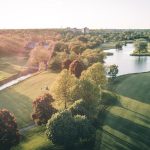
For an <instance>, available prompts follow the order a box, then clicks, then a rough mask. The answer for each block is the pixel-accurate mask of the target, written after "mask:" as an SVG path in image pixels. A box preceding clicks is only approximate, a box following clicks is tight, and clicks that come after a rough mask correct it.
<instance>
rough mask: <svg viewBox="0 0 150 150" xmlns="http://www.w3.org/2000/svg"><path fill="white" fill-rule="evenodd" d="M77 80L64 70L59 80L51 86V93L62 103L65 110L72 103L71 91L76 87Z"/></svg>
mask: <svg viewBox="0 0 150 150" xmlns="http://www.w3.org/2000/svg"><path fill="white" fill-rule="evenodd" d="M76 82H77V79H76V77H75V76H74V75H71V74H70V72H69V71H68V70H67V69H64V70H62V72H61V73H60V74H59V75H58V78H57V79H56V80H55V82H53V84H52V85H51V93H52V96H53V97H54V99H55V100H58V101H62V102H63V103H64V106H65V108H66V107H67V102H71V101H72V99H71V89H72V87H73V86H75V85H76Z"/></svg>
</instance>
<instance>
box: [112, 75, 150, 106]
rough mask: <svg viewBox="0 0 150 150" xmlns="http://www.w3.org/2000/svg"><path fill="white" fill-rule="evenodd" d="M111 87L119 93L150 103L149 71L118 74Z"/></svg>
mask: <svg viewBox="0 0 150 150" xmlns="http://www.w3.org/2000/svg"><path fill="white" fill-rule="evenodd" d="M111 87H112V89H113V91H115V92H117V93H119V94H121V95H124V96H127V97H130V98H133V99H136V100H139V101H141V102H144V103H148V104H150V72H149V73H139V74H131V75H124V76H120V77H118V78H117V80H116V82H115V84H113V85H112V86H111Z"/></svg>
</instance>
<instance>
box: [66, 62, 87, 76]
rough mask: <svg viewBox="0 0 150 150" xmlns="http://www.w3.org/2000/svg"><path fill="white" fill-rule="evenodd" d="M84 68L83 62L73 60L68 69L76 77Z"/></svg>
mask: <svg viewBox="0 0 150 150" xmlns="http://www.w3.org/2000/svg"><path fill="white" fill-rule="evenodd" d="M84 68H85V67H84V64H83V63H82V62H81V61H78V60H74V61H73V62H72V63H71V64H70V66H69V70H70V72H71V74H74V75H75V76H76V77H77V78H79V77H80V75H81V73H82V71H83V70H84Z"/></svg>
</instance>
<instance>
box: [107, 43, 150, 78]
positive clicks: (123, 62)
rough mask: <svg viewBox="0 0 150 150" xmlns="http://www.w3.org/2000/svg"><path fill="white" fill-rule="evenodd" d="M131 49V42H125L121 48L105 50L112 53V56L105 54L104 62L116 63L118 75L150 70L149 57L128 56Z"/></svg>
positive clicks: (132, 48) (108, 63)
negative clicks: (125, 44)
mask: <svg viewBox="0 0 150 150" xmlns="http://www.w3.org/2000/svg"><path fill="white" fill-rule="evenodd" d="M133 50H134V46H133V44H127V46H124V47H123V49H122V50H116V49H110V50H105V51H107V52H112V53H113V54H114V55H112V56H107V58H106V59H105V64H106V65H111V64H116V65H118V67H119V75H123V74H128V73H138V72H146V71H150V57H149V56H130V53H132V51H133Z"/></svg>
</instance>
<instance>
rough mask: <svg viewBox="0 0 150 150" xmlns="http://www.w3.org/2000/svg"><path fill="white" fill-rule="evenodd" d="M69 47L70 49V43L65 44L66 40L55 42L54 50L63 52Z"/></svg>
mask: <svg viewBox="0 0 150 150" xmlns="http://www.w3.org/2000/svg"><path fill="white" fill-rule="evenodd" d="M67 49H68V45H67V44H65V43H64V42H57V43H56V44H55V48H54V51H55V52H63V51H65V50H67Z"/></svg>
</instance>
